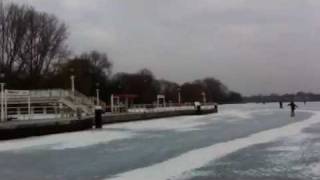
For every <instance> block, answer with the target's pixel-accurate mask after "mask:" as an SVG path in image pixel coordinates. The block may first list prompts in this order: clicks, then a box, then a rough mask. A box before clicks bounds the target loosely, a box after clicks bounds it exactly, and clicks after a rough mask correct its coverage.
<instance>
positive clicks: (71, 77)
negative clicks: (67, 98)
mask: <svg viewBox="0 0 320 180" xmlns="http://www.w3.org/2000/svg"><path fill="white" fill-rule="evenodd" d="M70 79H71V92H72V95H73V96H74V92H75V87H74V75H71V76H70Z"/></svg>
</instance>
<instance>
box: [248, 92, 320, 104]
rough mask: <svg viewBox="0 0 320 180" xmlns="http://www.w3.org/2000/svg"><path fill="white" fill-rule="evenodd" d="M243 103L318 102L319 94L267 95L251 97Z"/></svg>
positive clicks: (319, 99)
mask: <svg viewBox="0 0 320 180" xmlns="http://www.w3.org/2000/svg"><path fill="white" fill-rule="evenodd" d="M243 100H244V102H255V103H268V102H279V101H286V102H289V101H299V102H307V101H320V94H314V93H311V92H302V91H300V92H297V93H291V94H275V93H273V94H269V95H253V96H248V97H244V98H243Z"/></svg>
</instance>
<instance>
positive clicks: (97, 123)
mask: <svg viewBox="0 0 320 180" xmlns="http://www.w3.org/2000/svg"><path fill="white" fill-rule="evenodd" d="M94 124H95V127H96V129H101V128H102V107H101V106H96V108H95V118H94Z"/></svg>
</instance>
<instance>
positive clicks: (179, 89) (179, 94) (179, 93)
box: [178, 88, 181, 105]
mask: <svg viewBox="0 0 320 180" xmlns="http://www.w3.org/2000/svg"><path fill="white" fill-rule="evenodd" d="M178 104H179V105H180V104H181V88H178Z"/></svg>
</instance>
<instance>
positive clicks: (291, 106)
mask: <svg viewBox="0 0 320 180" xmlns="http://www.w3.org/2000/svg"><path fill="white" fill-rule="evenodd" d="M288 106H290V109H291V117H294V116H295V110H296V109H297V108H298V106H297V105H296V104H295V103H294V102H293V101H291V102H290V103H289V104H288Z"/></svg>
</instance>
